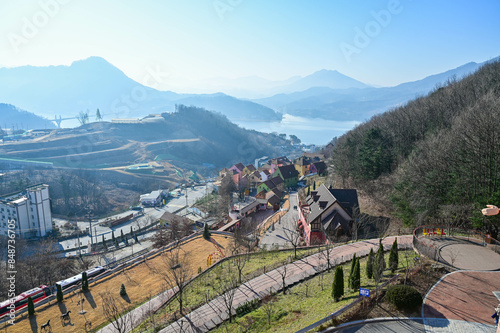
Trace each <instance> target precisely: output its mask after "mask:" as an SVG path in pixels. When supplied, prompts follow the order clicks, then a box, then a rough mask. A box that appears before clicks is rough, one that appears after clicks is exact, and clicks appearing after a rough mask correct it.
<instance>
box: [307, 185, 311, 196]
mask: <svg viewBox="0 0 500 333" xmlns="http://www.w3.org/2000/svg"><path fill="white" fill-rule="evenodd" d="M310 195H311V186H308V187H307V196H310Z"/></svg>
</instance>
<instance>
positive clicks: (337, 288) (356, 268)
mask: <svg viewBox="0 0 500 333" xmlns="http://www.w3.org/2000/svg"><path fill="white" fill-rule="evenodd" d="M398 265H399V252H398V241H397V239H396V240H394V243H393V244H392V247H391V251H390V253H389V269H390V270H391V273H393V274H394V272H395V271H396V269H397V268H398ZM386 268H387V265H386V262H385V257H384V247H383V245H382V241H381V242H380V244H379V247H378V250H377V252H376V254H375V253H374V252H373V249H370V253H369V254H368V259H367V262H366V276H367V277H368V278H369V279H374V280H375V283H376V285H377V286H378V284H379V283H380V280H381V279H382V277H383V274H384V271H385V269H386ZM347 281H348V286H349V288H350V289H351V290H358V289H359V288H360V287H361V271H360V263H359V258H358V257H357V256H356V253H355V254H354V255H353V258H352V261H351V270H350V273H349V276H348V279H347ZM343 295H344V270H343V268H342V266H340V265H339V266H337V268H336V269H335V274H334V278H333V284H332V297H333V299H334V300H335V301H338V300H340V299H341V298H342V296H343Z"/></svg>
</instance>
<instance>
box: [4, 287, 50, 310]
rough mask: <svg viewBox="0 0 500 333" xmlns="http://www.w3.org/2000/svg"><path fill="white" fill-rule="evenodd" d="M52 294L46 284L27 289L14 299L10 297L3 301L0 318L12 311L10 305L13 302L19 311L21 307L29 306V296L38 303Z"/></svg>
mask: <svg viewBox="0 0 500 333" xmlns="http://www.w3.org/2000/svg"><path fill="white" fill-rule="evenodd" d="M50 295H52V292H51V291H50V288H49V287H47V286H45V285H42V286H40V287H37V288H33V289H31V290H28V291H25V292H24V293H22V294H19V295H18V296H16V297H14V298H13V299H12V300H10V299H9V300H6V301H4V302H1V303H0V318H1V317H3V316H5V315H7V314H9V313H10V311H11V309H10V308H9V306H10V304H11V303H12V302H14V309H15V310H16V311H17V310H19V309H23V308H25V307H26V306H28V297H30V296H31V299H32V300H33V303H34V304H36V303H38V302H40V301H41V300H43V299H45V298H47V297H49V296H50Z"/></svg>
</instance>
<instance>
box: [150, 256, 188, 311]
mask: <svg viewBox="0 0 500 333" xmlns="http://www.w3.org/2000/svg"><path fill="white" fill-rule="evenodd" d="M161 258H162V264H161V265H158V266H156V267H152V266H151V267H150V269H151V271H152V272H153V273H155V274H158V275H159V276H160V277H161V278H162V279H163V281H164V282H165V283H166V285H167V286H168V287H169V288H170V289H174V288H176V292H175V294H174V297H175V298H176V299H177V301H178V302H179V312H180V314H181V315H184V314H183V301H184V291H185V288H186V287H187V284H188V282H189V279H190V278H191V264H190V263H191V261H190V259H189V255H188V253H186V252H184V251H183V250H182V249H181V248H179V247H175V248H173V249H171V250H169V251H167V252H165V253H163V254H162V255H161Z"/></svg>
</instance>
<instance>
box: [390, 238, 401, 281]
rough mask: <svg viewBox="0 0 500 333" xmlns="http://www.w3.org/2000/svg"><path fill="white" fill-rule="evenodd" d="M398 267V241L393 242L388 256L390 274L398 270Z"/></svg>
mask: <svg viewBox="0 0 500 333" xmlns="http://www.w3.org/2000/svg"><path fill="white" fill-rule="evenodd" d="M398 265H399V252H398V239H397V238H396V239H395V240H394V243H392V247H391V253H390V254H389V268H390V269H391V273H394V272H395V271H396V269H398Z"/></svg>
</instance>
